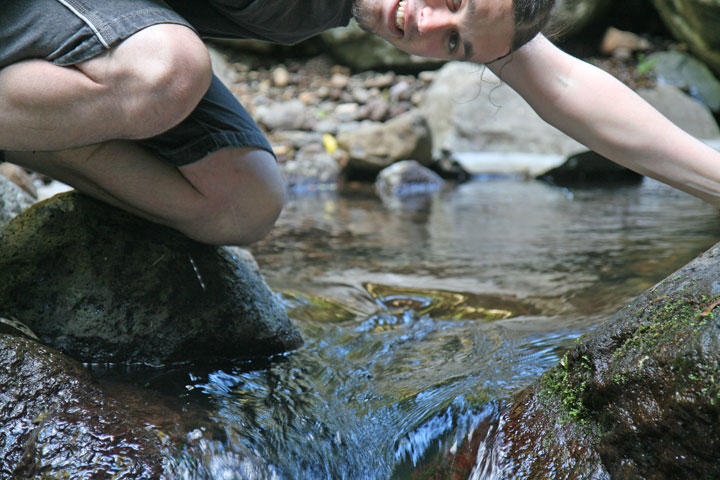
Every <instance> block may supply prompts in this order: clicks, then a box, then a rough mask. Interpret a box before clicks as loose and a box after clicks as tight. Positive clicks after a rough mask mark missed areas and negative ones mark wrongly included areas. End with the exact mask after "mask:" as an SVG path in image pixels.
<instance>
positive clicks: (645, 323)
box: [435, 244, 720, 479]
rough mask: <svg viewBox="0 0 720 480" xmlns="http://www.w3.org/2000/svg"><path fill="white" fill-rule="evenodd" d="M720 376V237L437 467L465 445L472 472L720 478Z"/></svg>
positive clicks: (462, 452)
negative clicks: (716, 243)
mask: <svg viewBox="0 0 720 480" xmlns="http://www.w3.org/2000/svg"><path fill="white" fill-rule="evenodd" d="M719 379H720V244H719V245H716V246H715V247H713V248H712V249H710V250H709V251H708V252H706V253H705V254H703V255H701V256H700V257H698V258H697V259H695V260H693V261H692V262H691V263H689V264H688V265H686V266H685V267H683V268H682V269H680V270H678V271H677V272H675V273H674V274H672V275H670V276H669V277H667V278H666V279H665V280H664V281H662V282H660V283H658V284H657V285H655V286H654V287H652V288H651V289H649V290H648V291H646V292H645V293H644V294H643V295H641V296H640V297H638V298H637V299H636V300H635V301H634V302H633V303H632V304H631V305H628V306H627V307H626V308H624V309H623V310H621V311H620V312H619V313H618V314H617V315H616V316H615V317H614V318H612V319H611V320H610V321H608V322H606V323H605V324H603V325H601V326H600V327H599V328H598V329H597V330H595V331H594V332H591V333H589V334H587V335H586V336H585V337H583V338H581V339H580V340H579V341H578V343H577V344H576V345H575V346H574V347H573V348H572V349H571V350H570V351H569V352H568V353H567V354H566V355H565V357H563V359H562V360H561V361H560V363H559V364H558V365H556V366H555V367H553V368H551V369H550V370H549V371H548V372H546V373H545V374H544V375H543V376H542V377H541V378H540V379H539V380H538V381H537V382H536V383H535V384H534V385H532V386H530V387H529V388H527V389H526V390H524V391H522V392H521V393H519V394H518V395H517V396H516V398H514V399H513V403H512V404H511V405H509V406H507V408H505V411H504V413H503V414H501V415H500V416H499V419H498V420H497V421H495V422H494V424H492V425H484V426H482V428H479V429H478V430H477V431H476V432H475V433H474V435H473V439H472V440H471V441H469V442H467V445H464V446H463V447H462V448H460V449H459V450H458V451H455V452H453V453H452V454H451V455H447V456H446V457H445V458H443V459H442V461H439V462H438V463H437V465H435V468H436V471H449V470H448V469H449V468H451V466H452V465H457V462H456V457H458V456H464V457H467V455H468V451H470V452H471V453H470V454H471V455H477V457H476V462H475V464H474V466H473V470H472V475H471V478H486V477H485V476H483V475H487V474H489V473H493V474H494V475H499V476H496V477H491V478H528V479H540V478H565V479H581V478H583V479H584V478H633V479H634V478H638V479H639V478H718V476H720V464H719V463H718V461H717V459H718V456H717V452H718V451H720V382H719V381H718V380H719ZM478 439H480V441H478ZM476 452H477V453H476ZM443 469H444V470H443ZM470 473H471V472H469V471H465V474H470ZM437 478H443V477H437Z"/></svg>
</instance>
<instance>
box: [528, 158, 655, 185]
mask: <svg viewBox="0 0 720 480" xmlns="http://www.w3.org/2000/svg"><path fill="white" fill-rule="evenodd" d="M537 178H538V179H539V180H543V181H545V182H548V183H552V184H553V185H560V186H564V187H569V186H583V185H619V184H622V185H627V184H628V183H640V182H642V179H643V176H642V175H641V174H639V173H637V172H633V171H632V170H630V169H628V168H625V167H623V166H622V165H618V164H617V163H615V162H613V161H612V160H609V159H607V158H605V157H603V156H602V155H598V154H597V153H595V152H592V151H588V152H582V153H578V154H576V155H572V156H571V157H570V158H568V159H567V160H566V161H565V163H563V164H562V165H560V166H559V167H555V168H552V169H550V170H548V171H547V172H545V173H543V174H542V175H539V176H538V177H537Z"/></svg>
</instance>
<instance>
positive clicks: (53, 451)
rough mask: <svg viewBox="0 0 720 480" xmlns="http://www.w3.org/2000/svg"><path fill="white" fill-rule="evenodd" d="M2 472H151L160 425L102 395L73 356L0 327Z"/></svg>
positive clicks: (155, 470) (19, 475)
mask: <svg viewBox="0 0 720 480" xmlns="http://www.w3.org/2000/svg"><path fill="white" fill-rule="evenodd" d="M0 385H2V390H1V393H0V417H1V418H2V423H1V424H0V477H2V478H16V479H30V478H116V479H155V478H161V475H162V474H163V471H164V467H163V460H164V458H165V457H166V452H167V446H166V445H164V444H163V441H162V440H161V436H166V435H165V434H164V433H162V432H161V431H160V430H158V429H156V428H154V427H153V426H151V425H149V424H148V423H147V422H146V421H145V420H143V419H140V418H139V417H136V416H134V415H131V414H129V412H128V411H127V409H125V408H123V407H122V406H121V405H120V404H118V402H116V401H114V400H112V399H111V398H108V397H106V396H104V395H103V393H102V392H101V391H100V389H99V388H98V386H97V384H96V383H94V381H93V379H92V378H91V377H90V375H89V374H88V373H87V371H86V370H85V369H84V368H83V366H82V365H81V364H80V363H78V362H77V361H75V360H73V359H71V358H69V357H67V356H65V355H63V354H61V353H60V352H58V351H56V350H54V349H52V348H49V347H46V346H43V345H41V344H39V343H37V342H36V341H34V340H32V339H30V338H27V337H24V336H22V335H10V334H2V333H0Z"/></svg>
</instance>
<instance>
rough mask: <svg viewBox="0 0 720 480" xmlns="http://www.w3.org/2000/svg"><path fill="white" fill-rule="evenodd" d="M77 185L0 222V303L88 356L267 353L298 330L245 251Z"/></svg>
mask: <svg viewBox="0 0 720 480" xmlns="http://www.w3.org/2000/svg"><path fill="white" fill-rule="evenodd" d="M240 252H241V251H240V250H239V249H236V250H233V249H228V248H215V247H210V246H207V245H202V244H199V243H197V242H194V241H191V240H189V239H187V238H185V237H184V236H182V235H180V234H178V233H176V232H175V231H173V230H170V229H167V228H164V227H161V226H158V225H155V224H151V223H149V222H146V221H144V220H141V219H138V218H136V217H134V216H132V215H129V214H126V213H124V212H122V211H119V210H117V209H115V208H112V207H109V206H107V205H105V204H103V203H101V202H98V201H95V200H92V199H90V198H88V197H85V196H82V195H80V194H77V193H66V194H61V195H57V196H55V197H53V198H51V199H49V200H47V201H44V202H41V203H38V204H36V205H34V206H33V207H32V208H30V209H28V210H26V211H25V212H24V213H23V214H21V215H18V216H17V217H15V218H14V219H13V220H11V221H10V222H8V224H6V225H5V226H4V227H3V228H2V229H1V230H0V272H1V273H0V305H2V308H3V310H4V311H5V313H6V314H7V315H8V316H12V317H15V318H17V319H18V320H20V321H22V322H23V323H25V324H27V325H28V326H29V327H30V329H31V330H32V331H34V332H35V333H36V334H37V335H38V337H39V338H40V339H41V341H42V342H44V343H46V344H49V345H52V346H53V347H55V348H58V349H59V350H61V351H63V352H64V353H66V354H68V355H70V356H72V357H74V358H76V359H79V360H82V361H87V362H144V363H168V362H178V361H198V360H211V359H216V358H239V357H252V356H258V355H268V354H273V353H278V352H283V351H287V350H290V349H293V348H296V347H298V346H299V345H300V344H301V343H302V340H301V338H300V334H299V332H298V331H297V330H296V329H295V328H294V327H293V326H292V324H291V323H290V321H289V319H288V317H287V315H286V313H285V311H284V309H283V307H282V305H281V304H280V303H279V301H278V300H277V299H276V298H275V297H274V296H273V294H272V292H271V291H270V290H269V289H268V287H267V285H266V284H265V283H264V281H263V279H262V277H261V276H260V274H259V272H258V270H257V266H256V265H255V264H254V263H253V262H252V260H251V258H250V257H247V256H246V258H242V257H241V256H240V255H239V253H240Z"/></svg>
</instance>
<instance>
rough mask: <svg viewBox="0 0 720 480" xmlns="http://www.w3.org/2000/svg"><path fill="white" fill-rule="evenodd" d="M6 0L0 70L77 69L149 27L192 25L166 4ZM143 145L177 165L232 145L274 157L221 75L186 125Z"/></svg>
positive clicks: (0, 18)
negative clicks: (44, 65) (33, 62)
mask: <svg viewBox="0 0 720 480" xmlns="http://www.w3.org/2000/svg"><path fill="white" fill-rule="evenodd" d="M0 1H1V2H2V3H1V4H0V5H1V6H0V68H2V67H5V66H7V65H10V64H12V63H16V62H19V61H21V60H27V59H32V58H40V59H45V60H48V61H50V62H52V63H54V64H56V65H60V66H68V65H73V64H75V63H79V62H82V61H84V60H88V59H90V58H92V57H94V56H96V55H99V54H101V53H103V52H105V51H107V50H108V49H110V48H112V47H113V46H115V45H117V44H118V43H120V42H121V41H123V40H124V39H125V38H127V37H129V36H130V35H132V34H134V33H136V32H138V31H139V30H142V29H143V28H146V27H149V26H151V25H156V24H159V23H175V24H181V25H186V26H188V27H190V28H192V25H191V24H190V23H189V22H188V21H187V20H185V19H184V18H182V17H181V16H180V15H179V14H177V13H176V12H174V11H173V10H172V9H171V8H170V7H168V6H167V5H166V4H165V3H163V2H162V1H160V0H0ZM139 143H141V144H142V145H145V146H146V147H147V148H149V149H150V150H152V151H153V152H155V153H156V154H158V155H159V156H161V157H162V158H164V159H166V160H167V161H169V162H170V163H172V164H174V165H185V164H188V163H191V162H194V161H197V160H200V159H201V158H203V157H205V156H207V155H208V154H210V153H212V152H214V151H217V150H220V149H222V148H226V147H257V148H262V149H264V150H267V151H269V152H270V153H272V148H271V147H270V144H269V142H268V141H267V139H266V138H265V135H263V133H262V132H261V131H260V128H259V127H258V126H257V124H256V123H255V122H254V121H253V119H252V118H251V117H250V115H249V114H248V113H247V111H246V110H245V109H244V108H243V107H242V105H240V103H239V102H238V101H237V100H236V99H235V97H234V96H233V95H232V93H230V91H228V89H227V88H226V87H225V86H224V85H223V84H222V83H221V82H220V81H219V80H218V79H217V78H216V77H213V81H212V84H211V85H210V88H209V89H208V92H207V93H206V94H205V97H203V99H202V100H201V101H200V104H199V105H198V106H197V107H196V108H195V110H194V111H193V112H192V113H191V114H190V115H189V116H188V117H187V118H186V119H185V120H183V121H182V122H181V123H180V124H179V125H177V126H176V127H174V128H172V129H170V130H168V131H167V132H165V133H163V134H161V135H158V136H156V137H153V138H150V139H147V140H140V141H139ZM1 153H2V152H0V154H1ZM0 160H2V159H1V158H0Z"/></svg>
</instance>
